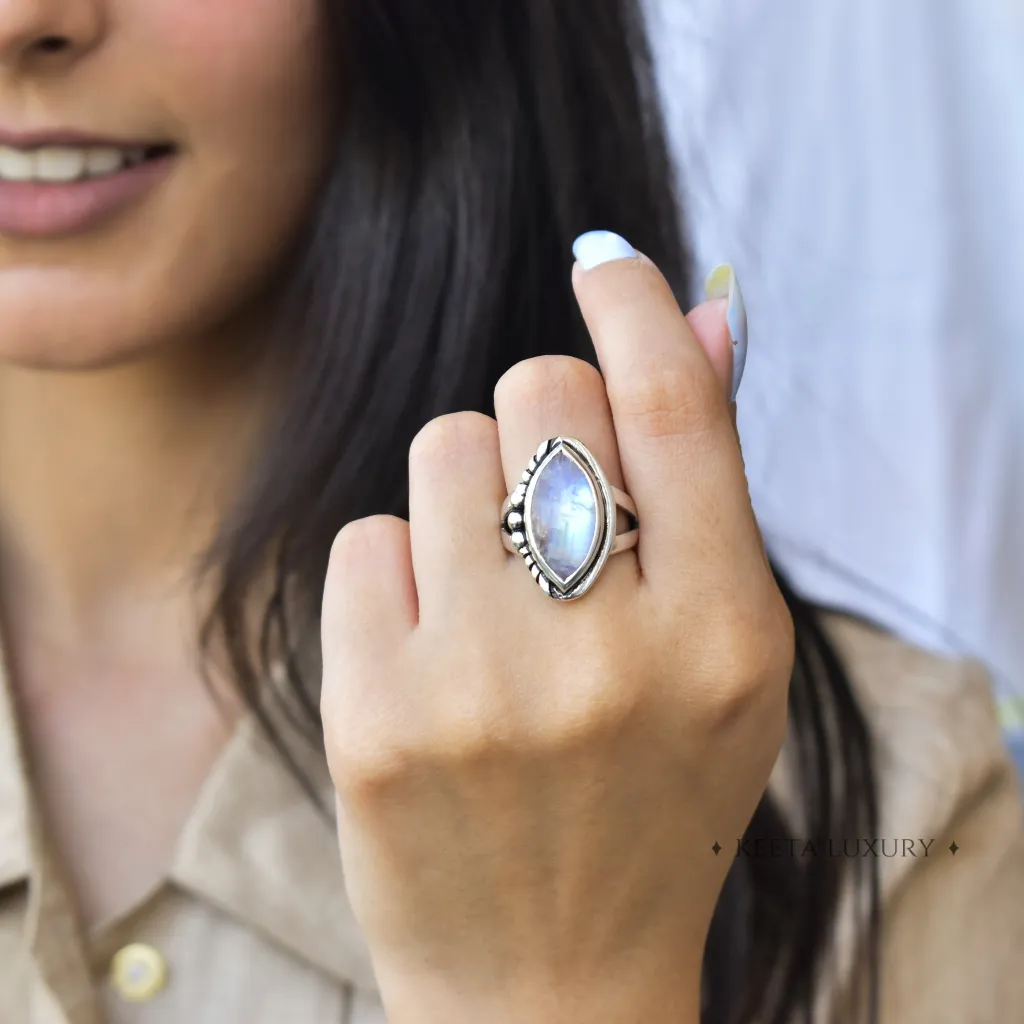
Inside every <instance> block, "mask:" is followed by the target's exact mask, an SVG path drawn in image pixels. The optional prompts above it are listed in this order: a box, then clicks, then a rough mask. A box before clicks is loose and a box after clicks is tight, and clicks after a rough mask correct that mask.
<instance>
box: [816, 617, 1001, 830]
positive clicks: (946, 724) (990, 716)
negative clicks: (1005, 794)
mask: <svg viewBox="0 0 1024 1024" xmlns="http://www.w3.org/2000/svg"><path fill="white" fill-rule="evenodd" d="M822 624H823V626H824V628H825V631H826V633H827V635H828V636H829V638H830V640H831V641H832V643H833V645H834V646H835V648H836V651H837V653H838V654H839V656H840V657H841V658H842V660H843V664H844V665H845V667H846V670H847V672H848V674H849V676H850V681H851V685H852V687H853V690H854V693H855V695H856V697H857V700H858V702H859V704H860V706H861V709H862V710H863V712H864V714H865V716H866V718H867V721H868V725H869V728H870V730H871V739H872V744H873V748H874V758H875V770H876V777H877V779H878V783H879V786H880V800H881V804H880V809H881V816H882V820H883V823H885V824H888V825H889V826H890V827H892V828H894V829H897V830H898V829H900V828H902V829H904V830H906V829H908V828H914V829H917V830H921V829H925V830H930V831H932V832H934V831H936V830H938V829H940V828H942V826H943V825H944V824H945V823H946V822H948V821H949V819H950V817H951V816H952V815H953V814H954V813H955V811H956V807H957V805H958V803H961V802H963V801H964V800H965V799H968V798H970V795H971V794H974V793H978V792H980V791H982V790H984V789H985V787H986V786H989V785H991V783H992V781H993V777H994V776H998V777H1004V776H1006V777H1007V778H1008V781H1009V782H1010V783H1011V788H1012V784H1013V781H1014V779H1013V772H1012V765H1011V762H1010V759H1009V756H1008V753H1007V750H1006V746H1005V743H1004V740H1003V735H1002V731H1001V729H1000V726H999V721H998V716H997V713H996V705H995V699H994V696H993V692H992V686H991V680H990V678H989V674H988V672H987V670H986V669H985V667H984V666H983V665H982V664H981V663H979V662H977V661H973V660H970V659H953V658H946V657H942V656H940V655H937V654H933V653H931V652H928V651H924V650H921V649H920V648H917V647H914V646H912V645H910V644H907V643H905V642H904V641H902V640H900V639H898V638H897V637H894V636H892V635H891V634H888V633H885V632H883V631H882V630H880V629H878V628H876V627H873V626H871V625H868V624H866V623H864V622H862V621H859V620H857V619H854V618H851V617H849V616H845V615H840V614H838V613H831V612H829V613H824V614H823V615H822ZM1018 803H1019V801H1018Z"/></svg>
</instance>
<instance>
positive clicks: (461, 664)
mask: <svg viewBox="0 0 1024 1024" xmlns="http://www.w3.org/2000/svg"><path fill="white" fill-rule="evenodd" d="M574 284H575V288H576V293H577V297H578V299H579V302H580V306H581V308H582V310H583V314H584V317H585V319H586V322H587V324H588V327H589V329H590V332H591V334H592V336H593V340H594V344H595V346H596V349H597V353H598V357H599V360H600V364H601V368H602V373H603V379H602V376H601V375H600V374H598V372H597V371H596V370H594V369H593V368H592V367H590V366H589V365H587V364H585V363H583V362H581V361H579V360H574V359H571V358H563V357H547V358H538V359H531V360H528V361H526V362H522V363H519V364H518V365H516V366H514V367H513V368H512V369H511V370H509V371H508V372H507V373H506V374H505V375H504V377H502V379H501V381H500V382H499V384H498V386H497V389H496V392H495V409H496V412H497V422H495V421H494V420H492V419H490V418H488V417H485V416H482V415H478V414H476V413H459V414H455V415H450V416H443V417H440V418H438V419H436V420H433V421H432V422H430V423H428V424H427V425H426V427H424V428H423V430H422V431H421V432H420V434H419V435H418V436H417V437H416V439H415V441H414V443H413V444H412V447H411V449H410V453H409V468H410V522H409V523H406V522H404V521H403V520H399V519H396V518H392V517H386V516H379V517H371V518H368V519H363V520H359V521H357V522H353V523H351V524H350V525H348V526H346V527H345V529H343V530H342V531H341V533H340V534H339V535H338V538H337V541H336V543H335V545H334V550H333V552H332V556H331V564H330V569H329V572H328V577H327V587H326V592H325V596H324V609H323V650H324V686H323V700H322V711H323V717H324V725H325V730H326V743H327V752H328V757H329V762H330V767H331V773H332V776H333V779H334V783H335V786H336V788H337V792H338V808H339V838H340V844H341V852H342V859H343V863H344V868H345V871H346V882H347V888H348V892H349V895H350V898H351V900H352V904H353V907H354V909H355V912H356V914H357V916H358V918H359V921H360V923H361V924H362V926H363V928H364V929H365V932H366V936H367V940H368V942H369V944H370V948H371V951H372V953H373V957H374V964H375V967H376V970H377V976H378V981H379V983H380V986H381V991H382V995H383V999H384V1004H385V1007H386V1009H387V1012H388V1017H389V1021H390V1022H391V1024H460V1022H463V1021H465V1022H473V1024H504V1022H513V1021H514V1022H523V1024H526V1022H529V1024H541V1022H542V1024H562V1022H573V1024H577V1022H581V1021H586V1022H587V1024H626V1022H629V1024H633V1022H636V1021H641V1020H642V1021H644V1022H645V1024H659V1022H661V1021H665V1022H668V1021H672V1022H673V1024H681V1022H687V1021H697V1019H698V1016H699V982H700V969H701V961H702V956H703V949H704V942H705V938H706V933H707V929H708V926H709V923H710V921H711V917H712V913H713V911H714V907H715V903H716V901H717V898H718V895H719V891H720V888H721V885H722V883H723V881H724V878H725V875H726V872H727V871H728V868H729V865H730V861H731V858H730V857H729V856H728V855H726V856H716V854H715V852H714V851H713V849H712V847H713V844H714V843H715V842H716V841H718V842H720V843H721V844H722V845H723V846H725V847H726V848H727V849H728V848H730V845H731V842H733V841H735V839H736V837H737V836H740V835H741V834H742V833H743V830H744V828H745V827H746V825H747V823H748V821H749V820H750V817H751V815H752V814H753V811H754V808H755V807H756V805H757V803H758V801H759V799H760V798H761V795H762V793H763V791H764V789H765V786H766V784H767V780H768V776H769V774H770V772H771V768H772V766H773V764H774V762H775V759H776V756H777V754H778V751H779V748H780V746H781V743H782V739H783V735H784V730H785V721H786V694H787V686H788V681H789V674H790V669H791V665H792V643H793V641H792V624H791V622H790V620H789V616H788V613H787V610H786V607H785V603H784V602H783V599H782V597H781V595H780V593H779V591H778V590H777V588H776V586H775V583H774V580H773V578H772V575H771V572H770V570H769V567H768V564H767V561H766V558H765V556H764V552H763V548H762V544H761V538H760V534H759V532H758V529H757V525H756V523H755V520H754V517H753V514H752V511H751V506H750V500H749V496H748V492H747V485H746V479H745V476H744V471H743V462H742V458H741V454H740V450H739V446H738V443H737V438H736V434H735V430H734V425H733V419H732V416H731V412H730V405H729V403H728V397H727V391H728V388H727V387H726V385H725V383H724V382H725V381H726V380H728V379H729V376H730V371H731V363H730V356H729V347H730V346H729V338H728V330H727V328H726V324H725V313H724V305H725V304H724V303H716V304H713V305H707V306H704V307H698V309H697V310H695V311H694V313H693V314H691V316H690V318H689V322H688V321H687V319H686V318H684V317H683V315H682V314H681V312H680V311H679V308H678V306H677V305H676V303H675V301H674V299H673V297H672V294H671V292H670V290H669V288H668V286H667V284H666V283H665V281H664V279H663V278H662V276H661V274H660V273H659V272H658V270H657V269H656V268H655V267H654V266H652V265H651V264H650V262H649V261H647V260H646V259H644V258H643V257H637V258H632V259H629V258H627V259H619V260H615V261H613V262H608V263H604V264H602V265H600V266H597V267H595V268H594V269H591V270H588V271H584V270H582V268H581V267H580V265H578V264H577V266H576V267H575V268H574ZM695 330H696V333H695ZM698 334H699V336H700V337H698ZM560 434H562V435H569V436H572V437H578V438H579V439H580V440H582V441H583V442H584V444H586V445H587V446H588V447H589V448H590V450H591V451H592V452H593V453H594V454H595V455H596V456H597V458H598V460H599V461H600V463H601V465H602V466H603V467H604V470H605V472H606V474H607V475H608V477H609V479H610V481H611V482H612V484H614V485H616V486H619V487H621V488H623V489H624V490H625V491H626V492H627V493H628V494H630V495H632V497H633V499H634V500H635V502H636V505H637V509H638V513H639V521H640V542H639V546H638V548H637V549H636V551H635V552H625V553H623V554H619V555H615V556H614V557H612V558H611V559H610V560H609V562H608V564H607V565H606V567H605V569H604V571H603V573H602V575H601V577H600V579H599V580H598V581H597V583H596V584H595V586H594V588H593V589H592V590H591V591H590V592H589V593H588V594H587V595H586V596H584V597H583V598H581V599H580V600H578V601H574V602H569V603H564V602H556V601H553V600H551V599H550V598H548V597H547V596H545V595H544V594H543V593H542V592H541V590H540V588H539V587H538V586H537V585H536V584H535V583H534V581H533V579H532V578H531V576H530V574H529V572H528V571H527V570H526V568H525V567H524V566H523V564H522V559H521V558H519V557H517V556H513V555H510V554H508V553H507V552H506V551H505V550H504V548H503V547H502V544H501V540H500V535H499V529H498V517H499V508H500V506H501V504H502V502H503V500H504V498H505V496H506V494H507V493H508V492H509V491H510V490H511V489H512V488H513V487H514V486H515V485H516V484H517V483H518V481H519V478H520V474H521V473H522V471H523V469H524V468H525V467H526V465H527V463H528V462H529V460H530V457H531V455H532V454H533V453H534V451H535V450H536V448H537V445H538V444H539V443H540V442H541V441H543V440H544V439H546V438H549V437H554V436H556V435H560Z"/></svg>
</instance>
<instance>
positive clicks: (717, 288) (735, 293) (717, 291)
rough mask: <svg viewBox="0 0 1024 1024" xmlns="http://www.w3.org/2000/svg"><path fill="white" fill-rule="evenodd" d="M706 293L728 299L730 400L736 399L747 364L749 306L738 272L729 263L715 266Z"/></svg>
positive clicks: (707, 283)
mask: <svg viewBox="0 0 1024 1024" xmlns="http://www.w3.org/2000/svg"><path fill="white" fill-rule="evenodd" d="M704 294H705V295H706V296H707V297H708V299H728V300H729V306H728V313H727V314H726V320H727V322H728V324H729V337H730V338H731V339H732V388H731V390H730V396H729V401H730V402H735V401H736V394H737V392H738V391H739V389H740V383H741V382H742V381H743V368H744V367H745V366H746V364H747V307H746V306H745V305H744V304H743V293H742V292H741V291H740V283H739V281H737V280H736V272H735V271H734V270H733V269H732V267H731V266H730V265H729V264H728V263H723V264H722V265H721V266H720V267H715V269H714V270H712V271H711V273H710V274H708V276H707V280H706V281H705V282H704Z"/></svg>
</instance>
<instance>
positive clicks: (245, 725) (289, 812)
mask: <svg viewBox="0 0 1024 1024" xmlns="http://www.w3.org/2000/svg"><path fill="white" fill-rule="evenodd" d="M317 653H318V652H317ZM309 660H310V661H311V662H314V664H315V668H314V670H315V671H317V672H319V664H318V662H319V658H318V657H317V658H311V659H309ZM272 717H274V716H272ZM276 717H277V719H279V720H275V721H274V724H275V726H277V727H278V729H279V730H281V731H282V732H285V734H286V735H287V730H288V724H287V719H286V716H281V715H278V716H276ZM289 749H290V750H293V751H294V754H295V758H296V762H297V765H298V767H299V768H300V770H301V771H303V772H304V774H305V775H306V776H307V777H308V778H309V780H310V781H311V782H312V783H313V785H314V787H315V789H316V791H317V792H318V793H319V794H320V795H321V798H322V801H323V806H324V807H327V808H330V809H331V811H333V809H334V796H333V789H332V787H331V782H330V776H329V774H328V772H327V767H326V760H325V758H324V755H323V751H322V750H314V749H313V748H312V747H311V746H310V745H309V744H308V742H306V743H304V744H303V743H298V742H297V743H292V744H290V745H289ZM34 815H35V805H34V801H33V798H32V791H31V783H30V776H29V770H28V763H27V759H26V757H25V754H24V751H23V746H22V741H21V738H20V730H19V726H18V718H17V714H16V708H15V697H14V693H13V687H12V686H11V685H10V678H9V673H8V671H7V665H6V658H5V654H4V648H3V643H2V635H0V891H2V890H3V889H4V888H6V887H8V886H11V885H15V884H18V883H20V882H26V881H29V880H30V879H33V878H34V879H35V880H36V881H40V880H41V878H42V873H43V868H44V867H45V864H44V861H45V860H46V857H45V854H46V847H45V837H44V836H43V834H42V832H41V831H40V830H39V828H38V827H37V826H38V824H39V823H38V822H36V821H35V818H34ZM167 881H168V882H170V883H171V884H175V885H178V886H179V887H181V888H183V889H185V890H187V891H189V892H191V893H192V894H194V895H195V896H196V897H197V898H199V899H202V900H204V901H206V902H208V903H210V904H211V905H214V906H216V907H217V908H218V909H220V910H221V911H223V912H225V913H228V914H230V915H231V916H232V917H234V918H235V919H237V920H238V921H240V922H241V923H243V924H245V925H247V926H248V927H251V928H252V929H254V930H255V931H258V932H260V933H261V934H263V935H264V936H265V937H267V938H268V939H270V940H271V941H272V942H275V943H277V944H278V945H280V946H281V947H283V948H285V949H287V950H288V951H289V952H291V953H292V954H294V955H296V956H298V957H299V958H300V959H302V960H305V961H306V962H308V963H310V964H312V965H314V966H316V967H318V968H320V969H321V970H324V971H326V972H328V973H329V974H331V975H332V976H334V977H336V978H338V980H339V981H341V982H347V983H349V984H352V985H355V986H357V987H360V988H364V989H368V990H375V989H376V988H377V984H376V980H375V978H374V974H373V967H372V963H371V959H370V953H369V948H368V946H367V944H366V941H365V939H364V937H363V934H362V929H361V928H360V926H359V924H358V922H357V921H356V918H355V914H354V913H353V911H352V908H351V905H350V903H349V901H348V896H347V893H346V890H345V881H344V876H343V874H342V867H341V856H340V853H339V849H338V842H337V831H336V829H335V827H334V824H333V822H332V821H330V820H327V819H326V818H325V817H324V815H323V814H322V813H321V812H319V811H318V810H317V808H316V807H315V806H314V804H313V802H312V800H311V799H310V797H309V796H308V795H307V794H306V793H305V792H304V791H303V789H302V787H301V786H300V785H299V783H298V782H297V781H296V780H295V779H294V777H293V776H292V775H291V774H290V773H289V771H288V770H287V768H286V767H285V765H284V762H283V761H282V759H281V758H280V757H279V755H278V754H277V752H276V751H275V750H274V749H273V747H272V746H271V744H270V743H269V742H268V741H267V739H266V738H265V736H264V734H263V732H262V730H261V729H260V727H259V724H258V722H257V720H256V717H255V715H254V714H252V713H251V712H250V713H247V714H246V715H244V716H243V717H242V719H241V720H240V721H239V723H238V725H237V726H236V728H235V730H234V732H233V734H232V736H231V738H230V739H229V741H228V744H227V746H226V747H225V749H224V751H223V752H222V753H221V755H220V757H219V758H218V759H217V761H216V763H215V765H214V767H213V769H212V770H211V772H210V774H209V775H208V776H207V778H206V780H205V782H204V784H203V786H202V789H201V791H200V794H199V798H198V799H197V801H196V803H195V805H194V807H193V809H192V811H191V813H190V815H189V818H188V820H187V822H186V824H185V827H184V829H183V830H182V833H181V835H180V836H179V839H178V842H177V845H176V848H175V852H174V857H173V861H172V866H171V870H170V872H169V877H168V879H167ZM46 882H47V884H46V887H47V889H49V890H52V891H51V895H54V893H55V891H56V889H58V888H60V885H59V884H58V881H56V880H53V879H49V878H47V880H46ZM37 895H38V894H37Z"/></svg>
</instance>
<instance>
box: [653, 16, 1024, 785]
mask: <svg viewBox="0 0 1024 1024" xmlns="http://www.w3.org/2000/svg"><path fill="white" fill-rule="evenodd" d="M645 6H646V8H647V15H648V18H649V20H650V27H651V36H652V42H653V45H654V48H655V57H656V62H657V72H658V78H659V83H660V87H661V91H662V94H663V95H662V99H663V105H664V108H665V111H666V115H667V120H668V128H669V132H670V137H671V140H672V144H673V147H674V156H675V159H676V162H677V165H678V170H679V182H680V198H681V200H682V203H683V208H684V210H685V211H686V216H687V219H688V223H687V225H686V227H687V231H688V234H689V236H690V238H691V240H692V246H693V250H694V253H695V256H696V271H697V273H696V275H695V277H696V278H697V279H698V280H702V277H703V272H704V271H706V270H707V269H709V268H710V267H712V266H714V265H715V264H717V263H719V262H731V263H732V264H733V265H734V266H735V268H736V270H737V274H738V277H739V281H740V283H741V285H742V288H743V292H744V296H745V298H746V303H747V309H748V314H749V318H750V353H749V358H748V362H747V371H746V376H745V378H744V383H743V389H742V391H741V393H740V400H739V423H740V431H741V434H742V439H743V447H744V453H745V457H746V461H747V469H748V474H749V477H750V483H751V489H752V493H753V498H754V505H755V508H756V511H757V513H758V516H759V518H760V521H761V524H762V527H763V529H764V532H765V535H766V538H767V540H768V542H769V544H770V547H771V549H772V551H773V554H774V555H775V557H776V558H777V559H778V561H779V562H780V563H781V564H782V566H783V567H784V568H785V569H786V570H788V572H789V573H790V575H791V577H792V579H793V581H794V583H795V584H796V585H797V587H798V589H800V590H801V591H802V592H803V593H804V594H805V596H807V597H809V598H811V599H812V600H815V601H818V602H820V603H822V604H825V605H830V606H834V607H838V608H841V609H844V610H847V611H850V612H853V613H856V614H860V615H862V616H864V617H866V618H869V619H872V620H874V621H876V622H878V623H879V624H881V625H884V626H885V627H887V628H888V629H890V630H892V631H894V632H896V633H898V634H899V635H901V636H903V637H904V638H906V639H907V640H909V641H911V642H914V643H917V644H919V645H922V646H924V647H927V648H930V649H932V650H935V651H938V652H942V653H948V654H956V655H961V656H970V657H974V658H977V659H979V660H981V661H983V662H984V663H985V664H986V665H987V666H988V668H989V670H990V672H991V675H992V679H993V685H994V687H995V690H996V694H997V697H998V701H999V708H1000V714H1001V717H1002V720H1003V724H1004V727H1005V730H1006V737H1007V742H1008V743H1009V745H1010V746H1011V749H1012V750H1013V752H1014V754H1015V756H1016V758H1017V760H1018V764H1019V765H1021V767H1022V770H1024V0H731V2H730V3H728V4H723V3H722V2H721V0H645ZM701 297H702V296H700V295H695V296H693V300H694V301H695V302H696V301H699V300H700V299H701Z"/></svg>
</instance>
